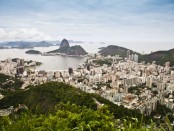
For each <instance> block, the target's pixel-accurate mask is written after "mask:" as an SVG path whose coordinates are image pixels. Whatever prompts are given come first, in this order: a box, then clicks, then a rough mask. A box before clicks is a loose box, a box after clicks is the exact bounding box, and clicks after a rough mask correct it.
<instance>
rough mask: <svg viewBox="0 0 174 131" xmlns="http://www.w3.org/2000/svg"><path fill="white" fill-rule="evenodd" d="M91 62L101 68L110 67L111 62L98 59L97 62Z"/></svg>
mask: <svg viewBox="0 0 174 131" xmlns="http://www.w3.org/2000/svg"><path fill="white" fill-rule="evenodd" d="M93 62H94V63H95V64H97V65H100V66H102V65H104V64H105V65H108V66H111V65H112V61H111V60H108V59H104V60H102V59H99V60H93Z"/></svg>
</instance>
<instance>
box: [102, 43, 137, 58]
mask: <svg viewBox="0 0 174 131" xmlns="http://www.w3.org/2000/svg"><path fill="white" fill-rule="evenodd" d="M128 50H129V49H127V48H124V47H120V46H116V45H109V46H107V47H106V48H103V49H101V50H100V51H99V53H101V54H102V55H104V56H108V55H111V56H115V55H119V56H120V57H123V58H125V57H127V51H128ZM133 53H136V54H138V55H139V53H137V52H134V51H132V50H130V54H133Z"/></svg>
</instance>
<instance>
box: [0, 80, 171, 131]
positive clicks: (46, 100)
mask: <svg viewBox="0 0 174 131" xmlns="http://www.w3.org/2000/svg"><path fill="white" fill-rule="evenodd" d="M96 101H98V102H99V103H101V104H104V106H103V107H102V108H101V107H100V108H99V106H98V104H97V103H96ZM63 103H67V104H63ZM18 104H25V105H26V106H27V107H28V108H29V112H30V113H29V114H28V113H26V112H25V113H24V115H16V114H14V115H13V117H0V130H1V129H4V130H7V131H13V130H19V131H20V130H21V131H22V130H60V131H61V130H62V131H63V130H106V131H107V130H108V131H112V130H116V129H120V130H121V129H125V130H129V131H132V130H146V129H147V126H143V125H146V124H145V123H146V122H147V121H149V119H148V118H147V117H145V116H142V115H141V114H140V112H139V111H138V110H129V109H126V108H124V107H123V106H117V105H115V104H113V103H112V102H110V101H108V100H106V99H104V98H102V97H100V96H99V95H97V94H87V93H85V92H82V91H81V90H79V89H76V88H74V87H72V86H70V85H67V84H64V83H58V82H50V83H46V84H43V85H38V86H30V87H29V89H28V90H25V91H16V92H13V93H12V94H10V95H8V96H6V97H5V98H3V99H2V100H0V108H7V107H9V106H11V105H14V106H15V107H17V106H18ZM132 118H135V119H132ZM142 118H143V119H142ZM149 123H150V124H151V125H150V127H149V130H150V128H151V130H154V129H155V123H153V122H149ZM158 126H159V128H157V129H159V130H161V129H162V128H161V127H160V125H158ZM167 128H171V127H170V126H169V124H168V125H167ZM157 129H156V130H157Z"/></svg>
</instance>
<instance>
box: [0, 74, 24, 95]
mask: <svg viewBox="0 0 174 131" xmlns="http://www.w3.org/2000/svg"><path fill="white" fill-rule="evenodd" d="M22 84H23V82H22V81H21V80H20V79H19V78H14V77H12V76H8V75H4V74H0V88H1V89H2V90H1V91H0V93H1V94H3V95H8V94H10V92H11V91H15V90H18V89H20V87H21V86H22Z"/></svg>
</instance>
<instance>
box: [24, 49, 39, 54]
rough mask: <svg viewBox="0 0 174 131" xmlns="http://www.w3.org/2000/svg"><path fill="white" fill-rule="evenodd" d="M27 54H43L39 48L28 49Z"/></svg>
mask: <svg viewBox="0 0 174 131" xmlns="http://www.w3.org/2000/svg"><path fill="white" fill-rule="evenodd" d="M25 53H26V54H41V52H40V51H37V50H28V51H26V52H25Z"/></svg>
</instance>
